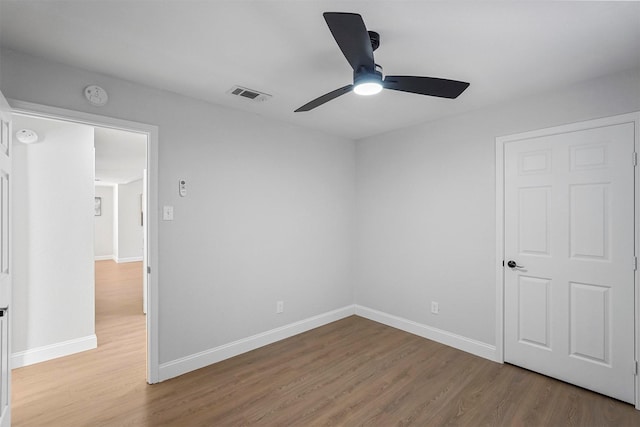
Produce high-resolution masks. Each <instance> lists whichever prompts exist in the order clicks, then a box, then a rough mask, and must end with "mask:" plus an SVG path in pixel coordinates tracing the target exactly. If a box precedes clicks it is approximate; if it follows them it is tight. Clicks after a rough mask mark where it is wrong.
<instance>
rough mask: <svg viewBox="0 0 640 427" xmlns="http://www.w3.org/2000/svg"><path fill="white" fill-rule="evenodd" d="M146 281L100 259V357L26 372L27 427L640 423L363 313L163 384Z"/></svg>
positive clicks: (18, 380) (19, 372) (21, 395)
mask: <svg viewBox="0 0 640 427" xmlns="http://www.w3.org/2000/svg"><path fill="white" fill-rule="evenodd" d="M141 280H142V267H141V265H140V263H127V264H116V263H114V262H111V261H99V262H96V333H97V335H98V349H96V350H91V351H87V352H83V353H79V354H75V355H72V356H69V357H64V358H60V359H55V360H51V361H48V362H44V363H40V364H36V365H32V366H28V367H24V368H20V369H16V370H14V371H13V421H14V426H65V427H70V426H71V427H73V426H247V425H256V426H363V425H364V426H385V427H386V426H445V425H455V426H587V427H588V426H616V427H624V426H640V411H636V410H635V409H634V408H633V407H632V406H631V405H628V404H625V403H622V402H619V401H616V400H614V399H610V398H608V397H605V396H601V395H598V394H596V393H593V392H590V391H588V390H584V389H581V388H578V387H575V386H572V385H569V384H566V383H563V382H561V381H557V380H554V379H552V378H548V377H545V376H542V375H539V374H536V373H533V372H530V371H527V370H525V369H521V368H518V367H515V366H510V365H500V364H497V363H493V362H490V361H488V360H485V359H482V358H479V357H475V356H473V355H470V354H468V353H464V352H462V351H458V350H455V349H452V348H450V347H447V346H444V345H441V344H438V343H435V342H433V341H429V340H426V339H423V338H420V337H417V336H415V335H411V334H408V333H405V332H402V331H399V330H396V329H393V328H390V327H387V326H384V325H381V324H379V323H375V322H372V321H369V320H366V319H363V318H360V317H357V316H352V317H349V318H346V319H343V320H340V321H338V322H334V323H331V324H329V325H326V326H323V327H320V328H317V329H314V330H312V331H308V332H305V333H303V334H300V335H297V336H295V337H291V338H289V339H286V340H283V341H280V342H277V343H274V344H271V345H269V346H266V347H263V348H260V349H257V350H254V351H251V352H248V353H245V354H243V355H240V356H237V357H234V358H231V359H228V360H225V361H223V362H220V363H217V364H215V365H212V366H209V367H206V368H203V369H200V370H198V371H195V372H191V373H189V374H186V375H182V376H180V377H178V378H174V379H172V380H169V381H165V382H163V383H160V384H155V385H152V386H150V385H147V384H146V383H145V358H146V355H145V320H144V315H142V312H141V305H142V293H141Z"/></svg>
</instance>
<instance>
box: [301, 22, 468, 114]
mask: <svg viewBox="0 0 640 427" xmlns="http://www.w3.org/2000/svg"><path fill="white" fill-rule="evenodd" d="M323 16H324V20H325V21H326V22H327V25H328V26H329V30H330V31H331V34H333V38H334V39H335V40H336V43H338V47H340V50H342V53H343V54H344V56H345V57H346V58H347V61H348V62H349V65H351V68H353V84H349V85H346V86H343V87H341V88H339V89H336V90H334V91H331V92H329V93H326V94H324V95H322V96H320V97H318V98H316V99H314V100H313V101H311V102H308V103H307V104H305V105H303V106H302V107H300V108H298V109H297V110H295V112H296V113H298V112H302V111H310V110H313V109H314V108H316V107H319V106H321V105H322V104H324V103H325V102H329V101H331V100H332V99H335V98H337V97H339V96H341V95H344V94H345V93H348V92H351V91H354V92H355V93H356V94H358V95H374V94H376V93H378V92H380V91H381V90H382V89H383V88H384V89H392V90H399V91H402V92H410V93H417V94H420V95H429V96H437V97H441V98H450V99H453V98H457V97H458V96H459V95H460V94H461V93H462V92H464V90H465V89H466V88H467V87H469V83H467V82H460V81H457V80H447V79H438V78H435V77H418V76H384V77H383V75H382V67H380V66H379V65H378V64H376V63H375V62H374V60H373V51H374V50H376V49H377V48H378V46H380V35H379V34H378V33H376V32H375V31H367V27H365V25H364V21H363V20H362V16H360V15H359V14H357V13H343V12H325V13H323Z"/></svg>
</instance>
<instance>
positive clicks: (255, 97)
mask: <svg viewBox="0 0 640 427" xmlns="http://www.w3.org/2000/svg"><path fill="white" fill-rule="evenodd" d="M227 93H229V94H231V95H235V96H240V97H242V98H246V99H248V100H250V101H254V102H264V101H266V100H268V99H269V98H271V95H269V94H268V93H263V92H259V91H257V90H253V89H247V88H246V87H242V86H234V87H232V88H231V89H229V90H228V91H227Z"/></svg>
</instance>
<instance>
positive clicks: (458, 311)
mask: <svg viewBox="0 0 640 427" xmlns="http://www.w3.org/2000/svg"><path fill="white" fill-rule="evenodd" d="M639 82H640V70H637V69H636V70H630V71H628V72H624V73H620V74H617V75H611V76H607V77H603V78H600V79H597V80H592V81H587V82H584V83H581V84H578V85H575V86H572V87H568V88H566V89H564V90H560V91H554V92H553V93H546V94H541V95H538V96H536V97H531V98H528V99H522V100H517V101H513V102H511V103H508V104H503V105H501V106H497V107H494V108H488V109H483V110H479V111H475V112H472V113H468V114H464V115H460V116H457V117H452V118H449V119H446V120H440V121H437V122H434V123H427V124H423V125H420V126H415V127H412V128H408V129H404V130H400V131H397V132H392V133H387V134H384V135H379V136H376V137H373V138H368V139H365V140H362V141H358V143H357V187H356V194H357V221H356V223H357V244H356V254H357V261H356V268H355V272H356V274H355V275H356V279H355V284H356V286H355V301H356V302H357V303H358V304H360V305H363V306H366V307H369V308H372V309H376V310H379V311H382V312H385V313H388V314H392V315H395V316H398V317H402V318H405V319H408V320H411V321H414V322H418V323H420V324H424V325H428V326H432V327H435V328H439V329H441V330H444V331H447V332H450V333H454V334H458V335H461V336H463V337H466V338H471V339H473V340H477V341H480V342H483V343H486V344H491V345H495V340H496V339H495V322H496V307H495V298H496V296H495V295H496V280H497V278H496V271H495V269H496V263H497V262H502V260H496V255H495V254H496V230H495V218H496V212H495V197H496V191H495V185H496V184H495V174H496V171H495V163H496V162H495V138H496V137H497V136H503V135H509V134H514V133H520V132H525V131H529V130H534V129H540V128H545V127H551V126H556V125H561V124H565V123H571V122H576V121H582V120H587V119H593V118H598V117H604V116H611V115H616V114H622V113H627V112H632V111H640V84H639ZM431 301H437V302H439V306H440V314H438V315H433V314H431V313H430V302H431Z"/></svg>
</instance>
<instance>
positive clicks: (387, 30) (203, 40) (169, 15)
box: [0, 0, 640, 139]
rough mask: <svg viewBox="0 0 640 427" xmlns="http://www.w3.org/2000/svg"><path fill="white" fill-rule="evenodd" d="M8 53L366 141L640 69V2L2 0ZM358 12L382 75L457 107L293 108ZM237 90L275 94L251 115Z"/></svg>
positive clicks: (347, 72) (407, 97) (0, 33)
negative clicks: (443, 87)
mask: <svg viewBox="0 0 640 427" xmlns="http://www.w3.org/2000/svg"><path fill="white" fill-rule="evenodd" d="M0 8H1V13H0V37H1V43H2V45H4V46H5V47H8V48H10V49H14V50H19V51H23V52H27V53H30V54H34V55H37V56H42V57H46V58H51V59H54V60H57V61H60V62H64V63H68V64H71V65H75V66H79V67H82V68H86V69H89V70H93V71H97V72H102V73H105V74H109V75H112V76H116V77H120V78H123V79H127V80H131V81H135V82H139V83H143V84H146V85H150V86H155V87H158V88H163V89H166V90H170V91H174V92H177V93H181V94H185V95H188V96H191V97H195V98H199V99H202V100H206V101H209V102H211V103H214V104H219V105H223V106H226V107H229V108H236V109H240V110H245V111H249V112H254V113H256V114H260V115H264V116H267V117H271V118H274V119H277V120H282V121H285V122H289V123H294V124H297V125H300V126H305V127H309V128H314V129H318V130H321V131H323V132H327V133H331V134H336V135H341V136H344V137H348V138H352V139H359V138H363V137H366V136H370V135H374V134H378V133H383V132H386V131H389V130H393V129H397V128H402V127H406V126H409V125H412V124H416V123H421V122H426V121H431V120H435V119H439V118H442V117H445V116H450V115H454V114H459V113H462V112H465V111H470V110H474V109H478V108H481V107H485V106H488V105H492V104H496V103H499V102H503V101H508V100H511V99H514V98H518V97H524V96H527V95H530V94H535V93H540V92H544V91H552V90H554V89H555V88H558V87H562V86H566V85H570V84H572V83H576V82H579V81H584V80H588V79H591V78H595V77H599V76H602V75H605V74H609V73H613V72H617V71H621V70H625V69H629V68H633V67H638V66H640V3H638V2H614V1H606V2H559V1H554V2H547V1H501V2H488V1H475V2H462V1H447V2H444V1H442V2H435V1H393V0H386V1H373V0H372V1H355V0H354V1H313V0H310V1H290V0H289V1H269V0H261V1H259V0H253V1H237V0H236V1H176V0H174V1H124V0H123V1H80V0H76V1H14V0H0ZM325 11H334V12H357V13H360V14H362V16H363V18H364V21H365V23H366V25H367V27H368V29H370V30H375V31H378V32H379V33H380V35H381V46H380V48H379V49H378V50H377V51H376V52H375V58H376V62H377V63H379V64H380V65H382V66H383V67H384V72H385V73H386V74H396V75H398V74H400V75H402V74H405V75H424V76H431V77H441V78H449V79H455V80H463V81H468V82H471V86H470V87H469V89H467V91H466V92H464V93H463V94H462V95H461V96H460V97H459V98H458V99H456V100H447V99H438V98H432V97H425V96H420V95H413V94H408V93H403V92H396V91H391V90H388V91H383V93H381V94H380V95H377V96H375V97H359V96H357V95H355V94H347V95H345V96H343V97H341V98H339V99H336V100H334V101H332V102H330V103H328V104H325V105H323V106H321V107H319V108H317V109H315V110H313V111H311V112H307V113H294V112H293V110H295V109H296V108H297V107H299V106H301V105H303V104H305V103H306V102H308V101H310V100H312V99H314V98H316V97H318V96H320V95H322V94H324V93H326V92H329V91H331V90H333V89H336V88H338V87H341V86H344V85H345V84H349V83H351V78H352V75H351V69H350V67H349V65H348V63H347V62H346V60H345V58H344V57H343V55H342V53H341V52H340V50H339V49H338V47H337V45H336V44H335V42H334V40H333V37H332V36H331V33H330V32H329V30H328V28H327V26H326V24H325V22H324V20H323V18H322V13H323V12H325ZM236 84H237V85H241V86H245V87H248V88H252V89H255V90H258V91H262V92H266V93H269V94H272V95H273V98H272V99H271V100H269V101H267V102H264V103H252V102H250V101H247V100H245V99H243V98H239V97H233V96H231V95H228V94H227V93H226V92H227V91H228V90H229V89H230V88H231V87H232V86H233V85H236Z"/></svg>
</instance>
